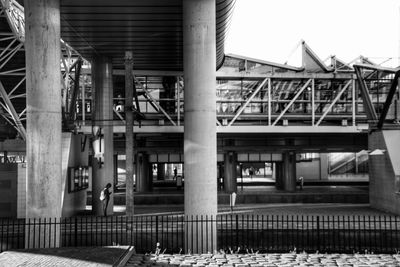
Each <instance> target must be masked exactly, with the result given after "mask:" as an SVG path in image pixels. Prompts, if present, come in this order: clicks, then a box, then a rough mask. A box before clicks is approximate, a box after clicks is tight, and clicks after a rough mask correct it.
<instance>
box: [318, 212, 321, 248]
mask: <svg viewBox="0 0 400 267" xmlns="http://www.w3.org/2000/svg"><path fill="white" fill-rule="evenodd" d="M319 230H320V227H319V216H317V249H318V251H320V250H321V248H320V242H319Z"/></svg>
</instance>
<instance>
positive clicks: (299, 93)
mask: <svg viewBox="0 0 400 267" xmlns="http://www.w3.org/2000/svg"><path fill="white" fill-rule="evenodd" d="M311 81H312V79H309V80H308V81H307V82H306V83H305V84H304V85H303V86H302V87H301V89H300V90H299V91H298V92H297V94H296V95H295V96H294V97H293V99H292V100H291V101H290V102H289V104H288V105H287V106H286V107H285V109H284V110H283V111H282V112H281V114H279V116H278V118H276V120H275V121H274V123H273V124H272V126H275V125H276V124H277V123H278V121H279V120H280V119H281V118H282V117H283V115H285V113H286V111H288V110H289V108H290V107H291V106H292V105H293V103H294V101H296V99H297V98H298V97H299V96H300V95H301V94H302V93H303V91H304V90H305V89H306V88H307V86H308V85H309V84H310V83H311Z"/></svg>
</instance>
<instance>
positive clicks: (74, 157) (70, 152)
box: [62, 133, 89, 217]
mask: <svg viewBox="0 0 400 267" xmlns="http://www.w3.org/2000/svg"><path fill="white" fill-rule="evenodd" d="M83 138H84V135H74V134H72V133H63V136H62V153H63V155H62V159H63V163H62V195H63V196H62V216H63V217H70V216H74V215H76V214H77V213H78V212H79V211H83V210H85V207H86V197H87V192H86V191H87V190H81V191H78V192H71V193H69V192H68V179H67V175H68V167H78V166H88V151H89V140H87V142H86V146H85V147H84V151H83V152H82V151H81V147H82V146H81V145H82V143H83Z"/></svg>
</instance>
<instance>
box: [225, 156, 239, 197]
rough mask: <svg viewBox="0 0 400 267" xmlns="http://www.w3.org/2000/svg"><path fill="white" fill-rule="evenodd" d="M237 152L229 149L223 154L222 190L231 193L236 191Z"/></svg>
mask: <svg viewBox="0 0 400 267" xmlns="http://www.w3.org/2000/svg"><path fill="white" fill-rule="evenodd" d="M236 165H237V154H236V153H235V152H233V151H229V152H227V153H225V155H224V173H225V175H224V176H225V177H224V191H225V192H227V193H232V192H236V191H237V181H236V180H237V173H236V170H237V168H236Z"/></svg>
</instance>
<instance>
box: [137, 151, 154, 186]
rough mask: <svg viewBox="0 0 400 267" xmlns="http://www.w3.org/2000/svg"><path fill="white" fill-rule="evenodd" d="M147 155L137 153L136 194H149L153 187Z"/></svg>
mask: <svg viewBox="0 0 400 267" xmlns="http://www.w3.org/2000/svg"><path fill="white" fill-rule="evenodd" d="M150 170H151V164H149V155H147V154H146V153H143V152H142V153H138V154H137V159H136V192H150V191H151V190H152V187H153V181H152V179H151V178H152V177H151V175H150V174H151V173H150Z"/></svg>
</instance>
